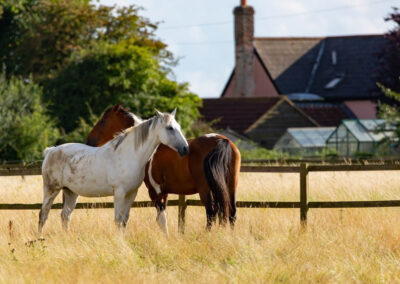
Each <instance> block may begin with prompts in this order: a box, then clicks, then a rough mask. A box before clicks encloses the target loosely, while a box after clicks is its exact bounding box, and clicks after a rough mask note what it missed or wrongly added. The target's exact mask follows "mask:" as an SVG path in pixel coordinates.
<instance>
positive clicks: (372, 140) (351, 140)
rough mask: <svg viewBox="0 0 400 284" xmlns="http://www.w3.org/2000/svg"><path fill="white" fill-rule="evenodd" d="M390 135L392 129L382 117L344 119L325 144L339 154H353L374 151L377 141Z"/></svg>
mask: <svg viewBox="0 0 400 284" xmlns="http://www.w3.org/2000/svg"><path fill="white" fill-rule="evenodd" d="M392 135H393V129H392V128H391V127H390V126H386V125H385V120H384V119H360V120H358V119H344V120H343V121H342V123H341V124H340V125H339V126H338V127H337V128H336V130H335V131H334V132H333V133H332V134H331V136H330V137H329V138H328V141H327V143H326V144H327V147H329V148H332V149H335V150H336V151H337V152H338V154H339V155H340V156H353V155H355V154H357V153H364V154H366V153H374V152H375V150H376V149H377V146H378V144H379V142H380V141H382V140H383V139H384V138H390V137H391V136H392Z"/></svg>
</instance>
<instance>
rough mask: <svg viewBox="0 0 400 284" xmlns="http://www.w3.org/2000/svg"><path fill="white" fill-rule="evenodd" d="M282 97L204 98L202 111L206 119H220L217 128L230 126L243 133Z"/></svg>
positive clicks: (215, 125)
mask: <svg viewBox="0 0 400 284" xmlns="http://www.w3.org/2000/svg"><path fill="white" fill-rule="evenodd" d="M282 99H283V98H280V97H273V98H272V97H266V98H219V99H203V107H202V108H201V109H200V113H201V114H202V115H203V116H204V119H205V120H206V121H213V120H216V119H219V120H218V122H217V123H216V124H214V125H213V126H214V127H216V128H227V127H230V128H231V129H233V130H234V131H236V132H239V133H243V132H244V131H245V130H246V129H247V128H249V127H250V126H251V125H252V124H253V123H254V122H255V121H256V120H257V119H259V118H260V117H261V116H262V115H263V114H265V113H266V112H267V111H268V110H270V109H271V108H272V107H273V106H275V105H276V104H277V103H278V102H279V101H280V100H282Z"/></svg>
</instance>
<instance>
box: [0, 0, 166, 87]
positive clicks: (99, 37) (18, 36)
mask: <svg viewBox="0 0 400 284" xmlns="http://www.w3.org/2000/svg"><path fill="white" fill-rule="evenodd" d="M3 2H4V4H3V9H4V13H3V17H2V19H1V20H0V23H1V26H2V39H1V43H0V46H1V47H3V48H2V49H0V55H1V57H2V58H3V61H2V63H5V64H6V65H7V71H8V73H10V74H17V75H23V76H29V75H30V74H32V75H33V77H34V79H35V80H37V79H42V77H46V76H48V75H49V72H50V71H51V70H59V69H60V68H62V67H63V65H64V64H66V63H67V62H68V60H69V58H70V57H71V55H72V54H73V53H74V52H76V51H80V50H82V49H87V48H90V47H92V46H96V45H97V44H98V43H99V42H107V43H111V44H112V43H116V42H119V41H121V40H127V39H129V40H131V41H133V42H134V44H135V45H137V46H146V47H148V48H149V50H151V51H152V53H153V55H155V56H157V57H158V58H159V59H160V60H161V59H162V60H164V61H172V55H171V54H170V53H169V52H168V51H167V50H166V45H165V44H164V43H162V42H161V41H159V40H157V39H156V38H155V36H154V30H155V29H156V25H155V24H152V23H151V22H150V21H149V20H147V19H145V18H143V17H140V16H139V15H138V12H139V8H138V7H136V6H133V5H132V6H129V7H122V8H115V7H108V6H103V5H100V6H95V5H94V4H91V3H90V2H89V1H88V0H56V1H54V0H25V1H23V0H19V1H11V0H5V1H4V0H3ZM3 34H4V35H5V36H4V37H3ZM4 47H6V48H4Z"/></svg>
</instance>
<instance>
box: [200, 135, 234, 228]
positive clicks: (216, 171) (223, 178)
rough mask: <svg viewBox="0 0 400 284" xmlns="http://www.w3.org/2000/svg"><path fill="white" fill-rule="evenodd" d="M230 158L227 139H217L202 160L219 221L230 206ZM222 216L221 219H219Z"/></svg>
mask: <svg viewBox="0 0 400 284" xmlns="http://www.w3.org/2000/svg"><path fill="white" fill-rule="evenodd" d="M231 160H232V149H231V146H230V144H229V141H228V140H227V139H223V138H221V139H219V140H218V141H217V145H216V146H215V148H214V149H213V150H212V151H211V152H210V153H208V155H207V156H206V158H205V160H204V173H205V175H206V179H207V182H208V185H209V187H210V189H211V196H212V198H213V202H214V204H213V206H214V210H216V212H218V215H219V217H220V221H223V222H226V221H227V218H228V216H229V209H230V206H231V203H230V197H229V189H228V183H227V180H228V178H229V171H230V165H231ZM221 218H222V219H221Z"/></svg>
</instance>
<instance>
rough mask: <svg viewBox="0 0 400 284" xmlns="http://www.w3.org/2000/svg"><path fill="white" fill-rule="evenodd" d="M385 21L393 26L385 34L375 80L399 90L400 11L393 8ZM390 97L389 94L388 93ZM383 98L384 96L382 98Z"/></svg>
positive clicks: (396, 90)
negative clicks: (384, 42) (385, 40)
mask: <svg viewBox="0 0 400 284" xmlns="http://www.w3.org/2000/svg"><path fill="white" fill-rule="evenodd" d="M385 21H387V22H392V23H393V24H394V27H393V28H392V29H391V30H389V31H388V32H387V33H386V34H385V38H386V39H387V44H386V45H385V46H384V48H383V50H382V52H381V54H380V57H381V66H380V67H379V69H380V70H379V73H378V76H377V82H379V83H380V84H382V85H383V86H385V87H386V88H390V89H391V90H393V91H395V92H400V80H399V76H400V11H399V9H398V8H393V11H392V12H391V13H390V14H389V15H388V16H387V17H386V18H385ZM389 97H390V95H389ZM384 100H385V98H384Z"/></svg>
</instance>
